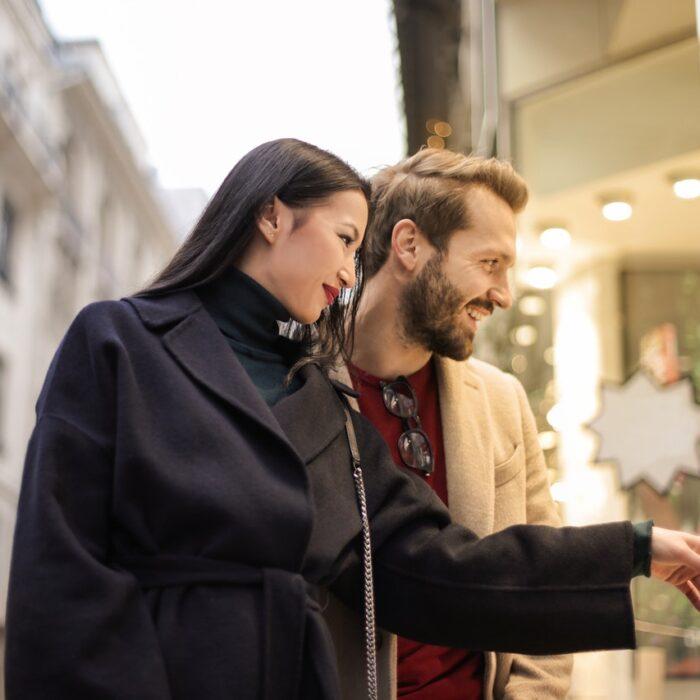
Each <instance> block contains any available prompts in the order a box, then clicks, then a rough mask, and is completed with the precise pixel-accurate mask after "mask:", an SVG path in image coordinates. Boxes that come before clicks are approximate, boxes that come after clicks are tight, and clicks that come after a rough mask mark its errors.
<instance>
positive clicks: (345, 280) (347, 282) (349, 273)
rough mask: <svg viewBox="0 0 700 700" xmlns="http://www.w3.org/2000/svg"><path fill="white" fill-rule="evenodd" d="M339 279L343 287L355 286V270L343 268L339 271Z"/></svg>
mask: <svg viewBox="0 0 700 700" xmlns="http://www.w3.org/2000/svg"><path fill="white" fill-rule="evenodd" d="M338 279H339V280H340V284H341V286H342V287H354V286H355V270H354V269H353V270H347V269H342V270H341V271H340V272H339V273H338Z"/></svg>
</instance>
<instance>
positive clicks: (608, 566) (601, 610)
mask: <svg viewBox="0 0 700 700" xmlns="http://www.w3.org/2000/svg"><path fill="white" fill-rule="evenodd" d="M353 421H354V424H355V427H356V430H357V435H358V442H359V445H360V451H361V455H362V462H363V471H364V475H365V483H366V489H367V501H368V510H369V513H370V517H371V530H372V538H373V550H374V584H375V596H376V608H377V623H378V624H379V625H380V626H381V627H384V628H385V629H388V630H390V631H392V632H395V633H397V634H400V635H402V636H404V637H409V638H411V639H416V640H418V641H422V642H425V643H428V644H439V645H444V646H451V647H465V648H468V649H484V650H491V651H504V652H519V653H524V654H556V653H564V652H572V651H584V650H594V649H615V648H631V647H634V644H635V636H634V625H633V614H632V601H631V596H630V587H629V582H630V579H631V575H632V543H633V532H632V525H631V524H630V523H629V522H620V523H609V524H604V525H593V526H588V527H581V528H572V527H564V528H553V527H548V526H543V525H516V526H513V527H509V528H507V529H505V530H502V531H501V532H498V533H495V534H492V535H489V536H487V537H484V538H483V539H478V538H477V537H476V535H475V534H474V533H473V532H471V531H470V530H467V529H465V528H463V527H460V526H458V525H456V524H454V523H452V522H451V520H450V515H449V513H448V511H447V509H446V508H445V507H444V505H443V504H442V502H441V501H440V500H439V498H438V497H437V496H436V495H435V494H434V493H433V492H432V490H431V489H430V487H429V486H428V485H427V484H426V483H425V482H423V481H422V479H421V478H420V477H418V476H414V475H412V474H408V473H407V470H403V469H397V468H396V466H395V465H394V464H393V462H392V460H391V456H390V454H389V452H388V449H387V447H386V445H385V444H384V441H383V440H382V438H381V436H380V435H379V434H378V433H377V432H376V430H375V429H374V428H373V426H372V425H371V424H370V423H369V421H367V419H366V418H364V417H363V416H361V415H359V414H357V413H353ZM359 574H360V564H359V550H358V549H357V548H356V549H354V550H353V551H352V552H348V553H347V558H346V561H345V562H344V563H343V564H342V565H341V566H339V567H338V577H337V578H336V580H335V582H334V584H333V585H332V590H333V591H334V592H335V593H336V594H337V595H338V596H339V597H340V598H341V599H342V600H344V602H346V604H348V605H350V606H352V607H355V608H356V609H360V608H361V606H362V599H361V591H362V587H361V582H360V578H359Z"/></svg>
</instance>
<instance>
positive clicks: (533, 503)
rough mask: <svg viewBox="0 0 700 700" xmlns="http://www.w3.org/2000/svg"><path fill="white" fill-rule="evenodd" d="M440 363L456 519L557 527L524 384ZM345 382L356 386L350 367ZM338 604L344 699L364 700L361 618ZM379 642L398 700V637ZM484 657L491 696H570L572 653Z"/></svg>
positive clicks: (381, 670)
mask: <svg viewBox="0 0 700 700" xmlns="http://www.w3.org/2000/svg"><path fill="white" fill-rule="evenodd" d="M435 362H436V373H437V379H438V390H439V398H440V413H441V418H442V430H443V439H444V443H445V459H446V464H447V492H448V499H449V508H450V513H451V514H452V517H453V519H454V521H455V522H457V523H459V524H460V525H463V526H465V527H467V528H469V529H470V530H472V531H473V532H475V533H476V534H478V535H479V536H481V537H483V536H485V535H488V534H491V533H493V532H497V531H498V530H502V529H503V528H506V527H508V526H509V525H515V524H519V523H532V524H540V525H558V524H559V522H560V521H559V516H558V513H557V510H556V506H555V505H554V502H553V501H552V498H551V496H550V492H549V484H548V480H547V473H546V469H545V462H544V457H543V455H542V450H541V449H540V446H539V443H538V441H537V429H536V427H535V418H534V416H533V414H532V411H531V409H530V406H529V404H528V401H527V397H526V395H525V391H524V390H523V387H522V385H521V384H520V382H518V380H517V379H515V377H513V376H511V375H509V374H506V373H504V372H501V371H500V370H499V369H497V368H495V367H493V366H492V365H489V364H487V363H485V362H481V361H479V360H476V359H473V358H472V359H470V360H467V361H466V362H456V361H454V360H448V359H444V358H436V359H435ZM336 378H337V379H338V380H339V381H342V382H344V383H345V384H348V385H351V381H350V377H349V375H348V373H347V369H346V368H344V367H343V368H342V369H341V370H339V372H338V373H337V377H336ZM353 401H354V400H353ZM355 407H356V408H357V405H355ZM330 598H331V600H330V603H329V605H328V608H327V609H326V619H327V621H328V624H329V626H330V629H331V633H332V634H333V641H334V643H335V646H336V652H337V655H338V664H339V671H340V679H341V685H342V688H343V697H344V698H345V699H346V700H356V699H357V700H360V699H361V698H365V697H366V685H365V678H364V658H363V646H362V624H361V620H360V618H359V616H357V614H356V613H354V612H352V611H350V610H349V609H348V608H346V607H345V606H344V605H343V604H342V603H340V602H339V601H337V600H336V599H335V598H333V596H330ZM547 614H548V613H547V610H542V615H547ZM378 646H379V650H378V675H379V683H380V698H381V700H393V699H394V698H395V697H396V638H395V637H394V635H392V634H389V633H387V632H384V631H379V635H378ZM485 657H486V669H485V679H484V680H485V682H484V699H485V700H561V699H563V698H564V697H565V696H566V693H567V692H568V689H569V683H570V675H571V667H572V657H571V656H524V655H521V654H494V653H492V652H488V653H486V655H485Z"/></svg>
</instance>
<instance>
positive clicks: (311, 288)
mask: <svg viewBox="0 0 700 700" xmlns="http://www.w3.org/2000/svg"><path fill="white" fill-rule="evenodd" d="M367 216H368V209H367V201H366V200H365V197H364V195H363V194H362V193H361V192H359V191H357V190H347V191H343V192H337V193H336V194H333V195H331V196H330V197H328V198H327V199H325V200H323V201H322V202H321V203H320V204H318V205H315V206H312V207H308V208H305V209H290V208H289V207H288V206H286V205H285V204H283V203H282V202H281V201H280V200H279V199H277V198H275V199H274V201H273V202H272V203H271V204H269V205H268V206H267V207H266V208H265V210H264V211H263V213H262V215H261V216H260V217H259V219H258V222H257V223H258V229H259V233H260V234H262V235H259V236H256V238H255V239H254V241H255V242H254V244H253V245H252V246H251V251H250V255H249V256H246V258H245V259H244V261H242V264H241V269H242V270H243V271H244V272H247V273H248V274H249V275H251V276H252V277H253V278H254V279H256V280H257V281H258V282H259V283H260V284H262V285H263V286H264V287H265V288H266V289H267V290H268V291H269V292H270V293H272V294H273V295H274V296H275V297H276V298H277V299H278V300H279V301H280V302H281V303H282V304H283V305H284V307H285V308H286V309H287V311H289V313H290V314H291V316H292V318H293V319H295V320H296V321H298V322H300V323H313V322H314V321H317V320H318V318H319V316H320V315H321V311H323V309H324V308H325V307H326V306H329V305H330V304H332V303H335V300H336V298H337V296H338V293H339V292H340V290H341V288H343V287H352V286H353V285H354V284H355V257H354V256H355V252H356V251H357V249H358V247H359V246H360V245H361V244H362V239H363V238H364V235H365V228H366V226H367ZM246 268H248V269H246Z"/></svg>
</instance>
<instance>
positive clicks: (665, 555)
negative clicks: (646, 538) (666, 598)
mask: <svg viewBox="0 0 700 700" xmlns="http://www.w3.org/2000/svg"><path fill="white" fill-rule="evenodd" d="M651 575H652V576H653V577H654V578H658V579H660V580H661V581H666V582H667V583H670V584H671V585H673V586H675V587H676V588H677V589H678V590H679V591H681V592H682V593H683V594H684V595H685V596H686V597H687V598H688V600H689V601H690V602H691V603H692V604H693V606H694V607H695V608H696V610H700V536H698V535H690V534H688V533H686V532H676V531H675V530H665V529H664V528H662V527H655V528H653V529H652V531H651Z"/></svg>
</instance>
